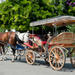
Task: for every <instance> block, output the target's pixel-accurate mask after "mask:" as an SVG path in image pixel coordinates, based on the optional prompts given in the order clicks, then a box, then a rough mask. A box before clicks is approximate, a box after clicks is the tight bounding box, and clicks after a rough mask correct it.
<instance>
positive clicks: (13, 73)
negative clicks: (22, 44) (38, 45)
mask: <svg viewBox="0 0 75 75" xmlns="http://www.w3.org/2000/svg"><path fill="white" fill-rule="evenodd" d="M0 75H75V68H73V67H72V66H71V64H70V62H69V59H67V61H66V63H65V66H64V67H63V69H62V70H60V71H54V70H52V68H51V67H50V66H49V65H47V64H46V63H45V62H44V61H43V60H42V59H39V60H37V61H36V63H35V65H29V64H27V63H26V61H25V59H24V58H23V59H21V61H19V60H17V61H15V62H11V59H9V58H8V59H7V60H6V61H0Z"/></svg>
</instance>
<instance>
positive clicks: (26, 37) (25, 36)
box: [16, 31, 30, 43]
mask: <svg viewBox="0 0 75 75" xmlns="http://www.w3.org/2000/svg"><path fill="white" fill-rule="evenodd" d="M16 34H17V35H18V38H19V39H20V40H21V41H23V42H24V43H26V42H28V40H29V34H30V33H29V31H27V32H24V33H20V32H17V33H16Z"/></svg>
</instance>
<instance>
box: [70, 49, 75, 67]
mask: <svg viewBox="0 0 75 75" xmlns="http://www.w3.org/2000/svg"><path fill="white" fill-rule="evenodd" d="M70 61H71V64H72V66H73V67H75V48H73V50H72V52H71V55H70Z"/></svg>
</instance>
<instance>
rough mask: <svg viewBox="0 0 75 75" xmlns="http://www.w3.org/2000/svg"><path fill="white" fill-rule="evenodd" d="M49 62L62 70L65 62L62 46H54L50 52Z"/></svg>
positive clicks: (53, 66)
mask: <svg viewBox="0 0 75 75" xmlns="http://www.w3.org/2000/svg"><path fill="white" fill-rule="evenodd" d="M49 63H50V66H51V67H52V68H53V69H54V70H61V69H62V67H63V66H64V63H65V54H64V51H63V49H62V48H61V47H58V46H54V47H53V48H52V49H51V50H50V52H49Z"/></svg>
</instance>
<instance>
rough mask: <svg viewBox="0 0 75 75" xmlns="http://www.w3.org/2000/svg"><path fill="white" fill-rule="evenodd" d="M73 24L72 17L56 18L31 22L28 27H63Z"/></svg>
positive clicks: (74, 18)
mask: <svg viewBox="0 0 75 75" xmlns="http://www.w3.org/2000/svg"><path fill="white" fill-rule="evenodd" d="M73 23H75V17H74V16H57V17H54V18H48V19H43V20H39V21H34V22H31V23H30V26H39V25H47V26H54V25H56V26H65V25H68V24H73Z"/></svg>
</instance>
